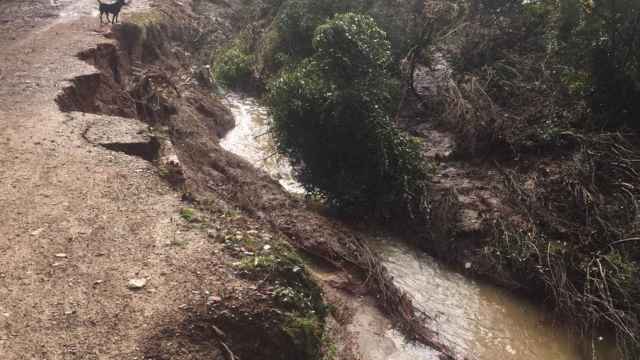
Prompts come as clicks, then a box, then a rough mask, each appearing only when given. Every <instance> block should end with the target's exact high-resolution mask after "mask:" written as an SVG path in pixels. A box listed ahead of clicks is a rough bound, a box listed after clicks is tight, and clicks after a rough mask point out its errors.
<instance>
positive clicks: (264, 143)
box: [221, 94, 615, 360]
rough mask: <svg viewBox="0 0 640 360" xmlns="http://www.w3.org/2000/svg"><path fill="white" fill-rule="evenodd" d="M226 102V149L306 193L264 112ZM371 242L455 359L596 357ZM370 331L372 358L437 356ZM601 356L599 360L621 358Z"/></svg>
mask: <svg viewBox="0 0 640 360" xmlns="http://www.w3.org/2000/svg"><path fill="white" fill-rule="evenodd" d="M226 102H227V104H228V105H229V107H230V108H231V111H232V112H233V115H234V117H235V120H236V128H235V129H234V130H232V131H231V132H230V133H229V134H228V135H227V136H226V137H225V138H224V139H223V140H222V143H221V144H222V146H223V147H224V148H225V149H227V150H229V151H231V152H234V153H236V154H237V155H240V156H242V157H244V158H246V159H247V160H249V161H250V162H251V163H253V164H254V165H255V166H256V167H259V168H261V169H263V170H265V171H266V172H268V173H269V174H270V175H271V176H272V177H273V178H274V179H277V180H278V181H279V182H280V184H282V186H283V187H284V188H285V189H287V190H289V191H291V192H294V193H303V192H304V189H303V188H302V187H301V186H300V185H299V184H298V183H297V182H296V181H295V179H293V177H292V175H291V166H290V165H289V163H288V162H287V161H286V159H282V158H279V157H278V156H277V155H274V147H273V142H272V141H271V139H270V137H269V134H268V120H269V118H268V114H267V111H266V109H265V108H263V107H261V106H259V105H258V104H257V103H256V102H255V101H253V100H251V99H246V98H242V97H240V96H238V95H235V94H230V95H228V96H227V97H226ZM371 244H372V245H373V246H374V247H375V248H376V249H377V250H378V251H379V252H380V254H381V255H382V257H383V259H384V262H385V265H386V266H387V268H388V269H389V271H390V272H391V274H392V275H393V276H394V278H395V281H396V284H397V285H398V286H400V287H401V288H402V289H404V290H405V291H406V292H407V293H408V294H410V295H411V296H412V297H413V298H414V300H415V303H416V305H417V306H418V307H420V308H421V309H422V310H424V311H425V312H426V313H427V314H429V315H431V316H433V317H434V318H435V324H434V325H433V327H434V328H435V329H436V330H437V331H438V332H439V333H440V334H441V336H442V339H441V340H443V341H444V342H445V343H446V344H448V345H449V346H451V347H452V348H453V349H455V350H456V353H458V354H460V355H463V356H465V357H467V358H469V359H478V360H501V359H505V360H508V359H514V360H516V359H517V360H583V359H586V358H590V356H589V357H585V356H584V354H585V351H584V347H583V346H579V344H580V340H579V339H576V338H575V337H574V336H573V335H572V334H571V333H570V331H569V330H568V329H566V328H564V327H563V326H561V325H559V324H553V323H552V322H551V321H550V320H549V319H548V318H547V316H545V313H544V311H543V310H542V309H541V308H539V307H537V306H534V305H533V304H532V303H530V302H528V301H526V299H522V298H518V297H515V296H513V295H511V294H509V293H507V292H505V291H502V290H501V289H498V288H496V287H493V286H489V285H485V284H480V283H477V282H475V281H472V280H469V279H467V278H465V277H464V276H462V275H460V274H458V273H456V272H453V271H450V270H448V269H446V268H445V267H443V266H441V265H439V264H438V263H437V262H436V261H435V260H434V259H433V258H431V257H429V256H427V255H424V254H422V253H420V252H418V251H414V250H413V249H411V248H410V247H408V246H407V245H403V243H402V242H400V241H398V240H397V239H396V240H394V239H391V238H388V237H379V238H375V239H371ZM359 321H360V322H362V324H360V325H362V326H360V328H362V329H365V328H367V326H369V328H371V325H370V324H375V323H376V321H375V320H374V319H372V318H371V316H370V315H367V314H365V313H363V314H361V316H356V318H355V322H356V323H357V322H359ZM356 325H357V324H356ZM372 333H375V334H381V333H382V334H383V335H382V337H383V339H382V340H380V339H373V340H372V341H369V342H368V341H367V340H366V339H364V340H361V341H360V342H361V347H365V348H371V351H370V353H369V354H368V355H369V357H370V358H371V359H380V360H382V359H434V358H436V357H434V354H433V352H432V351H430V350H429V349H425V348H421V347H419V346H415V345H410V344H405V343H404V342H403V341H402V340H401V338H400V336H399V335H398V334H396V333H395V332H394V331H393V330H390V329H378V330H374V331H372ZM604 343H606V339H605V341H603V344H604ZM597 352H598V355H599V356H598V357H597V358H598V359H607V360H610V359H615V357H612V356H606V355H604V353H603V352H602V351H597ZM586 353H591V351H587V352H586Z"/></svg>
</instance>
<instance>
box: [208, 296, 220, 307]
mask: <svg viewBox="0 0 640 360" xmlns="http://www.w3.org/2000/svg"><path fill="white" fill-rule="evenodd" d="M221 301H222V298H221V297H220V296H213V295H212V296H209V297H208V298H207V304H209V305H211V304H215V303H219V302H221Z"/></svg>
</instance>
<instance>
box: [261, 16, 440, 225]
mask: <svg viewBox="0 0 640 360" xmlns="http://www.w3.org/2000/svg"><path fill="white" fill-rule="evenodd" d="M312 44H313V48H314V54H313V56H312V57H310V58H309V59H307V60H305V61H303V62H302V63H301V64H300V65H299V66H297V67H296V68H295V69H293V70H290V71H285V72H284V73H283V74H282V75H281V76H280V77H279V78H278V79H277V80H275V81H274V82H273V83H272V84H271V86H270V87H269V103H270V105H271V108H272V112H273V118H274V131H275V134H276V138H277V141H278V144H279V148H280V150H281V152H283V153H285V154H286V155H287V156H288V157H289V158H290V159H291V160H292V162H293V164H294V165H295V168H296V169H297V170H298V174H299V178H300V180H301V181H302V183H303V184H304V185H305V186H306V187H307V188H308V189H309V190H310V191H312V192H315V193H317V194H319V195H321V196H323V197H324V198H326V199H327V200H328V202H329V203H330V204H331V205H333V206H335V207H337V208H339V209H342V210H346V211H350V212H353V211H361V210H363V209H366V210H365V211H367V212H371V211H373V212H375V213H376V214H377V215H382V216H394V215H395V216H397V215H404V216H406V217H409V218H412V219H413V220H419V219H422V220H424V217H425V216H426V215H428V202H427V184H426V180H427V172H426V169H425V167H424V165H423V164H422V163H421V159H420V155H419V147H418V144H417V143H416V142H415V141H413V140H412V139H410V138H408V137H407V136H406V135H404V134H402V133H401V132H400V131H399V130H397V129H396V128H395V127H394V126H393V124H392V122H391V119H390V113H391V111H392V110H395V109H394V107H395V103H394V101H393V99H392V96H391V93H390V91H389V86H388V83H389V81H390V76H389V74H388V72H387V70H386V69H387V67H388V64H389V62H390V61H391V57H390V45H389V42H388V41H387V40H386V36H385V34H384V32H383V31H381V30H380V29H379V28H378V27H377V26H376V24H375V22H374V21H373V19H371V18H369V17H367V16H363V15H356V14H353V13H347V14H342V15H338V16H336V17H335V18H334V19H332V20H330V21H328V22H326V23H325V24H323V25H321V26H319V27H318V28H317V29H316V31H315V33H314V38H313V42H312Z"/></svg>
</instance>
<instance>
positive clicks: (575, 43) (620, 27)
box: [558, 0, 640, 129]
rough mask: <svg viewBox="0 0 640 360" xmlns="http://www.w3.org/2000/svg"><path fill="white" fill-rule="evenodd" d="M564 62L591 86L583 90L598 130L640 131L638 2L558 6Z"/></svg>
mask: <svg viewBox="0 0 640 360" xmlns="http://www.w3.org/2000/svg"><path fill="white" fill-rule="evenodd" d="M560 10H561V11H560V19H559V29H558V40H559V42H560V51H561V53H562V55H563V61H564V63H565V64H566V65H567V66H568V67H569V68H570V69H572V70H573V71H574V72H575V73H577V74H588V75H589V76H586V77H585V76H583V78H587V79H588V80H589V81H590V84H589V85H590V86H589V87H588V88H587V90H588V91H585V95H587V98H588V100H589V103H590V106H591V112H592V114H593V115H594V119H595V120H596V123H597V124H598V125H599V126H601V127H606V128H617V127H621V126H627V127H632V128H634V129H638V128H640V122H639V121H638V120H637V119H638V117H640V103H639V102H638V100H637V99H638V98H640V1H637V0H621V1H595V2H593V3H589V4H586V5H585V4H582V3H581V2H578V1H576V0H563V1H561V2H560Z"/></svg>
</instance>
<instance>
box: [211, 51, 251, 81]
mask: <svg viewBox="0 0 640 360" xmlns="http://www.w3.org/2000/svg"><path fill="white" fill-rule="evenodd" d="M253 64H254V57H253V56H252V55H250V54H249V53H248V52H247V51H246V50H245V49H243V47H242V46H241V45H240V44H239V43H236V44H234V45H233V46H231V47H230V48H228V49H227V50H225V51H224V52H223V53H222V54H221V55H220V56H219V57H218V58H217V59H216V60H215V61H214V64H213V77H214V79H215V80H216V81H218V82H219V83H220V84H221V85H223V86H225V87H241V88H242V87H246V86H248V85H249V84H250V82H251V80H252V78H253Z"/></svg>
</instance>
